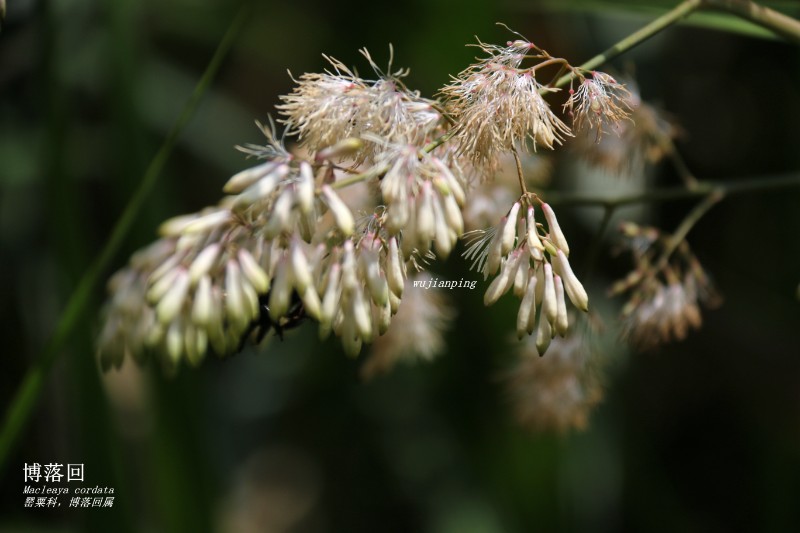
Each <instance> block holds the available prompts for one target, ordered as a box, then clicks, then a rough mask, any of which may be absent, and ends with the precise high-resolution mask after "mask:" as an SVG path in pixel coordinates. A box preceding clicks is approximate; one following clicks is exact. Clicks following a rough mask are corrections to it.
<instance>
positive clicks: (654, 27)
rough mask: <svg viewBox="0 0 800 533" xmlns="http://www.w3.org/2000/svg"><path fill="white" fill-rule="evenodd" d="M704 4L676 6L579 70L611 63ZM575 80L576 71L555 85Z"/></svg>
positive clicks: (699, 0)
mask: <svg viewBox="0 0 800 533" xmlns="http://www.w3.org/2000/svg"><path fill="white" fill-rule="evenodd" d="M702 4H703V0H685V1H683V2H681V3H680V4H678V5H677V6H675V7H674V8H673V9H671V10H670V11H668V12H666V13H664V14H663V15H661V16H660V17H658V18H657V19H655V20H653V21H652V22H651V23H650V24H648V25H646V26H644V27H643V28H641V29H640V30H639V31H636V32H634V33H632V34H630V35H628V36H627V37H625V38H624V39H622V40H621V41H619V42H618V43H616V44H615V45H613V46H611V47H610V48H608V49H607V50H605V51H603V52H601V53H600V54H598V55H596V56H594V57H593V58H591V59H590V60H589V61H587V62H586V63H584V64H583V65H581V66H580V67H578V69H579V70H593V69H595V68H597V67H599V66H600V65H602V64H603V63H606V62H607V61H611V60H612V59H614V58H615V57H617V56H618V55H620V54H622V53H624V52H627V51H628V50H630V49H631V48H633V47H634V46H636V45H637V44H639V43H641V42H642V41H646V40H647V39H649V38H650V37H652V36H653V35H655V34H657V33H658V32H660V31H661V30H663V29H665V28H667V27H669V26H671V25H673V24H675V23H676V22H678V21H679V20H681V19H682V18H684V17H686V16H687V15H689V14H690V13H691V12H693V11H695V10H697V9H698V8H699V7H700V6H701V5H702ZM574 78H575V71H570V72H569V73H567V74H565V75H563V76H561V78H559V79H558V81H557V82H556V83H555V86H556V87H563V86H564V85H566V84H568V83H569V82H571V81H572V80H573V79H574Z"/></svg>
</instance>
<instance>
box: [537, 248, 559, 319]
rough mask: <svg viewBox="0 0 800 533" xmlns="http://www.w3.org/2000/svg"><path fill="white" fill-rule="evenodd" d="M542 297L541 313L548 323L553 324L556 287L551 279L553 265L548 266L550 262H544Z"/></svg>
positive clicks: (555, 306) (555, 308) (556, 306)
mask: <svg viewBox="0 0 800 533" xmlns="http://www.w3.org/2000/svg"><path fill="white" fill-rule="evenodd" d="M542 298H543V299H542V314H543V315H544V317H545V318H546V319H547V321H548V322H550V325H553V324H555V322H556V316H557V315H558V300H557V299H556V287H555V282H554V281H553V267H551V266H550V263H545V264H544V295H543V297H542ZM539 320H541V318H540V319H539Z"/></svg>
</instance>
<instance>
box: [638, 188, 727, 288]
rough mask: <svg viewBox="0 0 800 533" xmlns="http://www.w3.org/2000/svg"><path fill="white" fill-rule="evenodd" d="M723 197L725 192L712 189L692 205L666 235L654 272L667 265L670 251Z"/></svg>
mask: <svg viewBox="0 0 800 533" xmlns="http://www.w3.org/2000/svg"><path fill="white" fill-rule="evenodd" d="M724 197H725V192H724V191H723V190H722V189H714V190H712V191H711V192H710V193H709V194H708V196H706V197H705V198H704V199H703V201H702V202H700V203H699V204H697V205H696V206H694V209H692V210H691V211H690V212H689V214H688V215H686V218H684V219H683V221H682V222H681V224H680V226H678V228H677V229H676V230H675V231H674V232H673V233H672V235H670V236H669V237H668V240H667V245H666V246H665V247H664V251H663V252H662V253H661V257H659V259H658V262H657V263H656V266H655V268H654V269H653V271H654V272H660V271H661V270H662V269H663V268H664V267H665V266H667V262H668V261H669V258H670V256H672V253H673V252H674V251H675V250H676V249H677V248H678V246H680V244H681V243H682V242H683V240H684V239H685V238H686V235H688V234H689V231H691V229H692V228H693V227H694V225H695V224H697V222H698V221H699V220H700V219H701V218H703V215H705V214H706V213H708V211H709V210H710V209H711V208H712V207H714V206H715V205H716V204H717V202H719V201H720V200H722V199H723V198H724Z"/></svg>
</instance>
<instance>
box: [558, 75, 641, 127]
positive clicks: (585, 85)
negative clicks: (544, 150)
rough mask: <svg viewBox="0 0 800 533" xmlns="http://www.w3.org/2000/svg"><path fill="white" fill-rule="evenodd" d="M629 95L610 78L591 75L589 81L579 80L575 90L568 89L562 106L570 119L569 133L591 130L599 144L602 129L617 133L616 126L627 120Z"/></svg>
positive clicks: (630, 108)
mask: <svg viewBox="0 0 800 533" xmlns="http://www.w3.org/2000/svg"><path fill="white" fill-rule="evenodd" d="M632 102H633V95H632V94H631V92H630V91H629V90H628V89H627V88H626V87H625V85H623V84H621V83H619V82H617V80H615V79H614V78H613V77H611V76H610V75H608V74H606V73H604V72H598V71H593V72H592V77H591V78H582V79H581V82H580V85H579V86H578V90H577V91H574V90H573V89H571V88H570V97H569V100H567V102H566V103H565V104H564V110H565V111H566V110H568V111H569V113H570V115H571V116H572V119H573V129H574V130H575V131H583V130H584V129H591V130H594V132H595V136H596V138H597V140H598V141H599V140H600V138H601V137H602V136H603V133H605V128H606V127H608V126H611V128H612V129H614V130H617V129H618V128H619V126H618V124H619V123H620V122H622V121H624V120H630V114H631V111H632Z"/></svg>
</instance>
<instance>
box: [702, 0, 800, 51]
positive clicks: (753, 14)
mask: <svg viewBox="0 0 800 533" xmlns="http://www.w3.org/2000/svg"><path fill="white" fill-rule="evenodd" d="M701 4H702V5H701V7H703V8H704V9H705V8H708V9H716V10H721V11H726V12H728V13H731V14H733V15H736V16H738V17H741V18H743V19H745V20H749V21H750V22H755V23H756V24H758V25H759V26H762V27H764V28H767V29H768V30H770V31H772V32H774V33H775V34H776V35H779V36H781V37H783V38H784V39H786V40H787V41H789V42H792V43H794V44H800V21H798V20H797V19H793V18H792V17H790V16H788V15H784V14H783V13H779V12H777V11H775V10H773V9H770V8H768V7H765V6H762V5H759V4H756V3H755V2H750V1H749V0H702V2H701Z"/></svg>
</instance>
